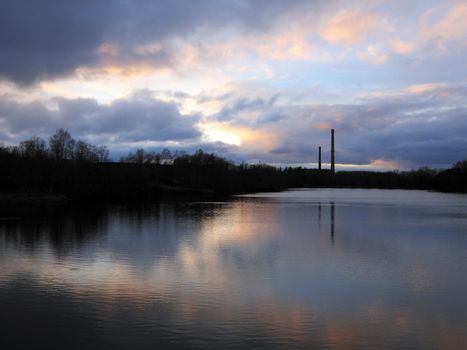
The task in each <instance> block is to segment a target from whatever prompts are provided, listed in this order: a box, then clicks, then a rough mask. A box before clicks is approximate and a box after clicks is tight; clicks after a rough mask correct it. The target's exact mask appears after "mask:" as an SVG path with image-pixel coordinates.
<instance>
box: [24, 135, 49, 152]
mask: <svg viewBox="0 0 467 350" xmlns="http://www.w3.org/2000/svg"><path fill="white" fill-rule="evenodd" d="M19 152H20V154H21V156H23V157H26V158H43V157H45V156H46V155H47V146H46V144H45V141H44V140H43V139H41V138H40V137H38V136H36V135H34V136H32V137H31V138H30V139H29V140H25V141H22V142H20V144H19Z"/></svg>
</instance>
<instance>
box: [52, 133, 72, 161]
mask: <svg viewBox="0 0 467 350" xmlns="http://www.w3.org/2000/svg"><path fill="white" fill-rule="evenodd" d="M74 147H75V140H74V139H73V138H72V137H71V135H70V133H69V132H68V131H67V130H65V129H58V130H57V131H56V132H55V134H54V135H52V136H51V137H50V140H49V151H50V154H51V156H52V157H53V158H54V159H55V160H58V161H62V160H65V159H72V158H73V151H74Z"/></svg>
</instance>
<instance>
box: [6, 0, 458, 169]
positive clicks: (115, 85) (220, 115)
mask: <svg viewBox="0 0 467 350" xmlns="http://www.w3.org/2000/svg"><path fill="white" fill-rule="evenodd" d="M466 18H467V1H465V0H452V1H451V0H445V1H435V0H411V1H405V0H359V1H353V0H345V1H344V0H343V1H339V0H336V1H335V0H327V1H313V0H287V1H285V0H139V1H131V0H112V1H110V0H100V1H94V0H81V1H74V0H70V1H68V0H43V1H34V0H29V1H28V0H0V143H3V144H4V145H10V144H17V143H18V142H20V141H21V140H25V139H28V138H29V137H31V136H32V135H38V136H40V137H42V138H44V139H48V138H49V137H50V135H52V134H53V133H54V132H55V130H57V129H58V128H65V129H67V130H69V131H70V133H71V134H72V136H73V137H74V138H76V139H82V140H85V141H88V142H92V143H95V144H106V145H107V146H108V147H109V149H110V153H111V157H113V158H114V159H118V158H119V157H120V156H122V155H125V154H127V153H128V152H129V151H135V150H136V149H137V148H144V149H146V150H153V151H160V150H161V149H163V148H169V149H170V150H172V151H175V150H180V151H186V152H193V151H195V150H197V149H203V150H205V151H207V152H213V153H216V154H218V155H220V156H223V157H226V158H228V159H229V160H232V161H234V162H247V163H256V162H263V163H268V164H273V165H280V166H285V165H289V166H298V165H301V166H306V167H315V166H316V162H317V158H318V151H317V150H318V146H322V149H323V161H324V162H325V163H328V162H329V159H330V129H331V128H334V129H335V130H336V163H337V165H336V168H337V169H338V170H339V169H341V170H342V169H355V170H359V169H365V170H366V169H370V170H393V169H411V168H418V167H422V166H428V167H434V168H445V167H450V166H451V165H452V164H453V163H455V162H456V161H458V160H461V159H465V158H467V73H466V72H467V20H466ZM325 166H328V164H325Z"/></svg>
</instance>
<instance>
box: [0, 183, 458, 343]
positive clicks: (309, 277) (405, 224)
mask: <svg viewBox="0 0 467 350" xmlns="http://www.w3.org/2000/svg"><path fill="white" fill-rule="evenodd" d="M0 329H1V334H2V336H1V337H0V347H1V348H2V349H14V348H26V347H27V346H28V345H34V346H36V347H37V346H39V345H43V346H51V347H61V348H80V349H93V348H100V349H101V348H115V349H149V348H156V347H157V346H159V347H163V348H184V349H185V348H193V349H206V348H213V349H219V348H224V349H229V348H242V347H247V348H252V349H254V348H258V349H262V348H265V349H275V348H277V349H285V348H287V349H293V348H323V349H342V348H355V349H374V348H397V347H403V348H413V349H459V348H462V347H464V346H465V344H466V343H467V333H466V332H465V329H467V196H465V195H455V194H441V193H431V192H422V191H385V190H322V189H321V190H291V191H286V192H280V193H267V194H258V195H249V196H242V197H237V198H235V199H233V200H228V201H221V202H185V203H180V202H178V203H177V202H165V203H157V204H151V205H140V206H135V205H131V206H130V205H113V206H86V207H84V208H83V207H71V208H63V209H61V210H55V211H53V212H47V211H46V212H39V213H32V214H31V213H29V214H18V215H15V216H3V217H2V215H1V214H0Z"/></svg>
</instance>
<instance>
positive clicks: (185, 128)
mask: <svg viewBox="0 0 467 350" xmlns="http://www.w3.org/2000/svg"><path fill="white" fill-rule="evenodd" d="M48 105H52V107H49V106H48ZM199 120H200V118H199V116H197V115H182V114H181V113H180V111H179V110H178V107H177V106H176V105H175V104H174V103H168V102H162V101H160V100H155V99H152V98H149V97H146V96H144V95H143V96H141V95H136V96H132V97H129V98H125V99H118V100H115V101H113V102H112V103H110V104H107V105H106V104H99V103H98V102H97V101H96V100H93V99H64V98H55V99H53V100H51V101H48V103H47V104H46V103H41V102H38V101H36V102H32V103H20V102H15V101H12V100H10V99H8V98H0V130H2V132H3V134H4V135H6V137H5V138H4V139H5V141H8V142H18V141H19V140H21V139H24V138H26V137H29V136H31V135H33V134H37V135H40V136H43V137H48V136H49V135H51V134H52V133H53V132H54V131H55V130H56V129H58V128H60V127H63V128H66V129H68V130H69V131H70V132H71V133H72V135H73V136H74V137H76V138H83V139H86V140H89V141H93V142H99V143H109V146H112V145H116V144H119V143H127V144H128V143H136V142H143V143H144V142H149V143H151V142H153V143H154V142H193V140H198V139H199V138H200V136H201V132H200V131H199V129H198V127H197V123H198V122H199Z"/></svg>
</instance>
